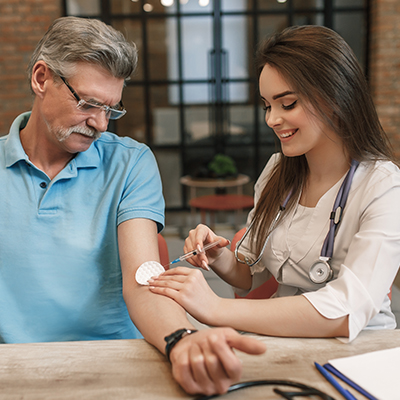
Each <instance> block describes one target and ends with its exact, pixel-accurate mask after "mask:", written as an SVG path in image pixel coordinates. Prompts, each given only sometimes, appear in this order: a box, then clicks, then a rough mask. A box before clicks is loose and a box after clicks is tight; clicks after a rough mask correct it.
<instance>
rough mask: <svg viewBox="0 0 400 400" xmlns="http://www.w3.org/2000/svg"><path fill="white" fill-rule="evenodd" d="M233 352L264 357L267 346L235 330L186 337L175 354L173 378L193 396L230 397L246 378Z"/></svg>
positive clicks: (215, 329) (177, 347)
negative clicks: (242, 378) (219, 395)
mask: <svg viewBox="0 0 400 400" xmlns="http://www.w3.org/2000/svg"><path fill="white" fill-rule="evenodd" d="M233 349H237V350H240V351H243V352H245V353H248V354H262V353H264V352H265V350H266V346H265V344H264V343H262V342H260V341H258V340H256V339H254V338H250V337H246V336H243V335H240V334H239V333H237V332H236V331H235V330H233V329H231V328H212V329H204V330H200V331H198V332H196V333H194V334H192V335H188V336H185V337H184V338H183V339H181V340H180V341H179V342H178V343H177V344H176V345H175V347H174V348H173V349H172V350H171V354H170V360H171V363H172V374H173V376H174V378H175V379H176V381H177V382H178V383H179V384H180V385H181V386H182V387H183V389H184V390H185V391H186V392H188V393H190V394H197V393H202V394H205V395H212V394H223V393H226V392H227V390H228V389H229V386H231V385H232V384H233V383H235V382H237V381H238V380H239V379H240V377H241V375H242V362H241V361H240V359H239V358H238V357H237V356H236V354H235V353H234V351H233Z"/></svg>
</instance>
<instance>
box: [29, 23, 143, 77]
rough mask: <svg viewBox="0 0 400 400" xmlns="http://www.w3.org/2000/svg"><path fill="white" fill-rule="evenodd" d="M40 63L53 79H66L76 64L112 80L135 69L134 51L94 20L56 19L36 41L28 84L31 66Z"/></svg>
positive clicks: (113, 32)
mask: <svg viewBox="0 0 400 400" xmlns="http://www.w3.org/2000/svg"><path fill="white" fill-rule="evenodd" d="M40 60H43V61H44V62H45V63H46V64H47V65H48V67H49V68H50V69H51V70H52V71H53V72H54V73H55V74H57V75H59V76H64V77H67V78H68V77H70V75H72V74H73V72H74V67H75V65H76V64H77V63H79V62H86V63H90V64H94V65H97V66H99V67H102V68H104V69H105V70H106V71H108V72H110V74H111V75H112V76H114V77H116V78H122V79H124V80H126V79H128V78H129V77H130V75H131V74H132V72H133V71H134V70H135V68H136V64H137V49H136V45H135V44H134V43H130V42H128V41H127V40H126V39H125V37H124V36H123V34H122V33H121V32H119V31H117V30H115V29H114V28H113V27H111V26H109V25H106V24H105V23H104V22H101V21H99V20H96V19H87V18H78V17H62V18H58V19H56V20H55V21H54V22H53V24H52V25H51V26H50V28H49V29H48V30H47V32H46V33H45V35H44V36H43V37H42V39H41V40H40V41H39V43H38V45H37V46H36V49H35V51H34V52H33V54H32V57H31V60H30V62H29V65H28V77H29V82H30V81H31V78H32V70H33V66H34V65H35V64H36V63H37V62H38V61H40Z"/></svg>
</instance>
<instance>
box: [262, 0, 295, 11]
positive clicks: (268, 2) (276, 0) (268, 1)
mask: <svg viewBox="0 0 400 400" xmlns="http://www.w3.org/2000/svg"><path fill="white" fill-rule="evenodd" d="M257 4H258V8H259V9H260V10H268V11H271V10H274V11H275V10H282V11H283V10H286V9H287V5H288V3H287V1H286V0H258V2H257Z"/></svg>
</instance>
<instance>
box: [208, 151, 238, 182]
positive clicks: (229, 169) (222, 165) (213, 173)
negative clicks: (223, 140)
mask: <svg viewBox="0 0 400 400" xmlns="http://www.w3.org/2000/svg"><path fill="white" fill-rule="evenodd" d="M207 167H208V171H209V175H210V177H212V178H221V179H222V178H229V177H235V176H236V175H237V168H236V164H235V161H234V160H233V159H232V157H229V156H227V155H225V154H216V155H215V156H214V158H213V159H212V160H211V161H210V162H209V163H208V166H207Z"/></svg>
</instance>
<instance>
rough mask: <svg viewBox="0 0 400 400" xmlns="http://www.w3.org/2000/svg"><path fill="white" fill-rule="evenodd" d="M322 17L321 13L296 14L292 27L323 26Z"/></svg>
mask: <svg viewBox="0 0 400 400" xmlns="http://www.w3.org/2000/svg"><path fill="white" fill-rule="evenodd" d="M323 24H324V15H323V14H322V13H296V14H295V15H294V18H293V25H323Z"/></svg>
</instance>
